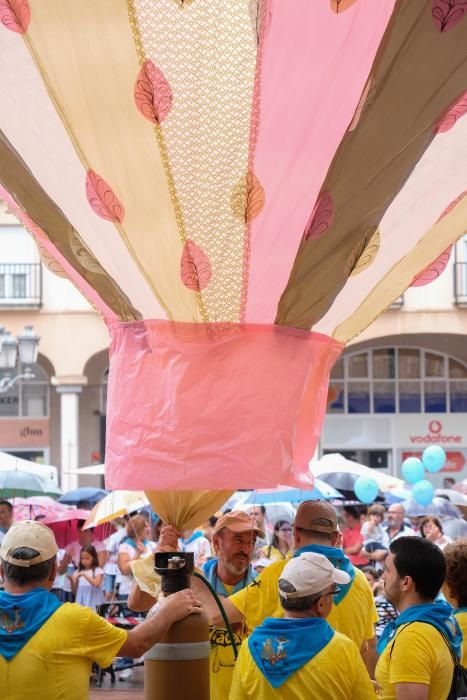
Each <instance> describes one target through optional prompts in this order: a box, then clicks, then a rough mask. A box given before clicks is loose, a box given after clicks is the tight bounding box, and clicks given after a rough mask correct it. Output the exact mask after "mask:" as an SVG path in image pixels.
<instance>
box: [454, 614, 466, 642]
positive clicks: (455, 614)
mask: <svg viewBox="0 0 467 700" xmlns="http://www.w3.org/2000/svg"><path fill="white" fill-rule="evenodd" d="M458 613H467V606H466V607H464V608H454V615H457V614H458ZM465 641H466V644H467V639H466V640H465Z"/></svg>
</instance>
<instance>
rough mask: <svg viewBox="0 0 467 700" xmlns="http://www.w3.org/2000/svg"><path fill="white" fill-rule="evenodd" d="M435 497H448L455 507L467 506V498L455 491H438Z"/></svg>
mask: <svg viewBox="0 0 467 700" xmlns="http://www.w3.org/2000/svg"><path fill="white" fill-rule="evenodd" d="M435 496H446V497H447V498H449V500H450V501H451V503H454V505H455V506H467V496H464V494H463V493H459V491H454V489H436V491H435Z"/></svg>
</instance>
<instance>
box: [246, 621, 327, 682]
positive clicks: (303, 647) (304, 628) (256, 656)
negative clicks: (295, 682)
mask: <svg viewBox="0 0 467 700" xmlns="http://www.w3.org/2000/svg"><path fill="white" fill-rule="evenodd" d="M333 636H334V630H333V629H332V627H331V626H330V625H329V623H328V622H326V620H323V619H321V618H319V617H305V618H297V619H290V618H285V619H280V618H274V617H267V618H266V619H265V620H264V622H263V624H262V625H260V626H259V627H257V628H256V629H255V630H254V631H253V632H252V634H251V635H250V636H249V637H248V648H249V650H250V653H251V655H252V657H253V660H254V662H255V664H256V665H257V667H258V668H259V670H260V671H261V673H262V674H263V676H264V677H265V678H266V680H267V681H268V682H269V683H270V685H272V687H273V688H279V687H280V686H281V685H282V684H283V683H285V682H286V680H288V678H290V676H291V675H293V674H294V673H295V672H296V671H298V670H299V669H300V668H302V666H304V665H305V664H306V663H308V661H311V659H312V658H313V657H314V656H316V655H317V654H319V652H320V651H321V650H322V649H324V647H325V646H326V645H327V644H329V642H330V641H331V639H332V638H333Z"/></svg>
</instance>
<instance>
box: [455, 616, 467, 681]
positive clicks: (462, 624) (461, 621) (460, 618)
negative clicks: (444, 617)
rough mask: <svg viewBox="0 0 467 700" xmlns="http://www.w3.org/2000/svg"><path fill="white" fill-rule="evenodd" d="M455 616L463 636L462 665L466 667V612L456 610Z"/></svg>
mask: <svg viewBox="0 0 467 700" xmlns="http://www.w3.org/2000/svg"><path fill="white" fill-rule="evenodd" d="M455 618H456V620H457V622H458V623H459V627H460V628H461V630H462V636H463V638H464V641H463V643H462V666H464V668H467V612H458V613H456V614H455Z"/></svg>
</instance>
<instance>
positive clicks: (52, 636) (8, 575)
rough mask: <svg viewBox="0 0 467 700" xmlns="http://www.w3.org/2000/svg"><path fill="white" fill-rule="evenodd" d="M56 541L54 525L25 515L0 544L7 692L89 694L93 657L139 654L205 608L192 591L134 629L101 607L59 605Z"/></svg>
mask: <svg viewBox="0 0 467 700" xmlns="http://www.w3.org/2000/svg"><path fill="white" fill-rule="evenodd" d="M57 551H58V548H57V544H56V542H55V537H54V534H53V532H52V530H50V529H49V528H48V527H46V526H45V525H43V524H42V523H40V522H35V521H32V520H25V521H22V522H19V523H16V524H15V525H13V526H12V527H11V528H10V529H9V531H8V533H7V534H6V535H5V537H4V539H3V542H2V546H1V549H0V558H1V563H0V573H1V575H2V577H3V579H4V582H5V590H4V591H1V592H0V698H8V700H37V698H41V699H42V698H47V700H58V699H59V698H65V697H66V698H67V700H85V698H87V697H88V694H89V692H88V691H89V675H90V671H91V664H92V662H93V661H95V662H96V663H98V664H99V665H100V666H104V667H105V666H108V665H109V664H110V663H111V662H112V659H113V658H114V656H116V654H117V653H118V654H119V655H124V656H131V657H135V658H138V657H140V656H141V655H142V654H144V653H145V652H146V651H148V649H150V648H151V647H152V646H153V645H154V644H156V643H157V642H158V641H159V639H160V638H161V637H162V635H163V634H164V633H165V632H166V631H167V630H168V629H169V627H170V625H171V624H172V623H173V622H175V621H176V620H181V619H183V618H184V617H186V616H187V615H189V614H191V613H192V612H200V606H199V603H198V601H197V600H196V599H195V596H194V595H193V593H192V592H191V591H190V590H186V591H180V592H179V593H175V594H174V595H172V596H170V597H169V598H167V600H166V602H165V604H164V605H163V606H162V608H161V609H160V612H158V613H156V614H155V615H154V617H152V618H150V619H149V620H146V621H145V622H143V623H141V625H139V626H138V627H137V628H135V629H133V630H131V631H130V632H125V631H124V630H120V629H118V628H116V627H113V626H112V625H110V624H109V623H108V622H106V621H105V620H103V619H102V618H100V617H99V616H98V615H96V613H95V612H94V611H92V610H91V609H89V608H85V607H82V606H81V605H77V604H76V603H64V604H62V603H60V602H59V601H58V599H57V598H56V596H54V595H53V593H51V592H50V589H51V587H52V584H53V582H54V580H55V576H56V570H57V563H56V560H57V557H56V555H57Z"/></svg>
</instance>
